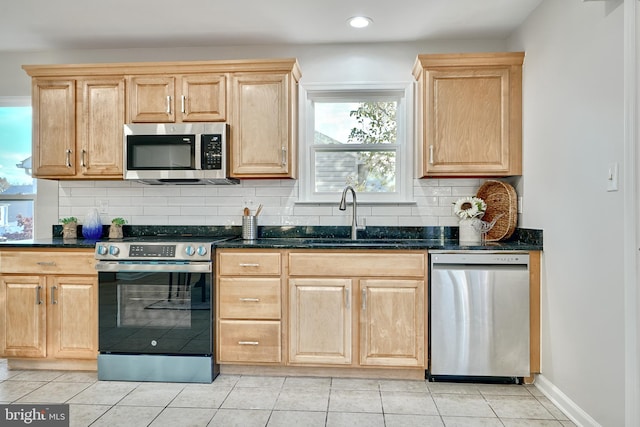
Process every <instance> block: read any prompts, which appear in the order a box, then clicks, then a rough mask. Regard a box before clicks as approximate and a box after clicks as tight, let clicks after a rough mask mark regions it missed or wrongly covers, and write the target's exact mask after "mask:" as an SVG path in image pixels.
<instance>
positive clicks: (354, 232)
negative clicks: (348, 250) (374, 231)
mask: <svg viewBox="0 0 640 427" xmlns="http://www.w3.org/2000/svg"><path fill="white" fill-rule="evenodd" d="M347 191H351V194H352V196H353V218H352V219H351V240H356V239H357V238H358V214H357V212H358V202H357V200H356V190H354V189H353V187H352V186H350V185H347V186H346V187H344V190H342V198H341V199H340V205H339V206H338V209H340V210H341V211H344V210H347Z"/></svg>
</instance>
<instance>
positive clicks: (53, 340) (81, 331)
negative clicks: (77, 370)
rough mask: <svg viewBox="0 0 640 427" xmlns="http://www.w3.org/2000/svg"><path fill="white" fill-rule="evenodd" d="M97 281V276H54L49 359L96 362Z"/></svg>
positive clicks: (50, 293)
mask: <svg viewBox="0 0 640 427" xmlns="http://www.w3.org/2000/svg"><path fill="white" fill-rule="evenodd" d="M97 289H98V279H97V277H95V276H69V277H64V276H51V277H50V281H49V284H48V287H47V304H49V316H50V317H49V319H50V322H49V329H48V339H49V356H50V357H53V358H57V359H62V358H66V359H95V358H96V357H97V352H98V292H97Z"/></svg>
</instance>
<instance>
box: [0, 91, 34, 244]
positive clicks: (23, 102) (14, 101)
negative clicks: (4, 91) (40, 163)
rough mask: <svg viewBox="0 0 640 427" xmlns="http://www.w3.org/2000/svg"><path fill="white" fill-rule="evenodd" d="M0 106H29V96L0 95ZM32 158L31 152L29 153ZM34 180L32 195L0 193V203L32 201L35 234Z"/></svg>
mask: <svg viewBox="0 0 640 427" xmlns="http://www.w3.org/2000/svg"><path fill="white" fill-rule="evenodd" d="M0 107H31V97H30V96H0ZM31 155H32V158H33V153H31ZM33 180H34V186H35V193H34V194H33V195H30V194H29V195H27V194H4V193H0V203H2V202H3V201H23V200H26V201H29V200H31V201H33V234H34V237H35V234H36V224H37V222H38V221H37V218H36V212H37V199H38V180H37V179H35V178H34V179H33Z"/></svg>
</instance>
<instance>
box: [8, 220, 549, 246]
mask: <svg viewBox="0 0 640 427" xmlns="http://www.w3.org/2000/svg"><path fill="white" fill-rule="evenodd" d="M80 227H81V226H80ZM350 230H351V228H350V227H345V226H335V227H334V226H260V227H259V228H258V239H256V240H242V238H241V237H240V236H241V234H242V229H241V227H240V226H130V225H125V226H124V235H125V237H146V236H156V237H157V236H160V237H163V236H166V237H167V238H168V239H170V238H176V237H178V238H188V237H210V238H212V240H218V239H220V238H226V239H228V240H225V241H222V242H219V243H217V244H216V247H219V248H243V249H248V248H265V249H269V248H272V249H278V248H279V249H349V250H353V249H385V250H410V249H416V250H421V249H430V250H495V251H506V250H509V251H512V250H513V251H538V250H542V248H543V245H542V230H533V229H520V228H519V229H516V231H515V232H514V234H513V236H511V237H510V238H509V239H508V240H505V241H500V242H487V243H486V244H484V245H478V246H461V245H460V244H459V243H458V228H457V227H373V226H370V227H367V229H366V230H362V231H359V232H358V240H356V241H355V242H354V241H352V240H351V239H350V238H349V235H350V234H349V233H350ZM78 236H82V232H81V228H79V229H78ZM107 236H108V227H107V226H105V227H104V232H103V237H102V238H101V239H99V240H100V241H108V240H109V239H108V237H107ZM95 244H96V240H87V239H83V238H81V237H80V238H78V239H63V238H62V226H60V225H54V226H53V237H52V238H45V239H34V240H25V241H13V242H0V248H2V247H16V248H30V247H31V248H94V247H95Z"/></svg>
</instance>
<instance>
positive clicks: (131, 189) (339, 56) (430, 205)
mask: <svg viewBox="0 0 640 427" xmlns="http://www.w3.org/2000/svg"><path fill="white" fill-rule="evenodd" d="M504 49H505V42H504V41H493V40H488V41H477V40H473V41H455V42H446V41H443V42H438V43H430V44H416V43H405V44H398V43H392V44H359V45H355V44H346V45H315V46H275V47H267V46H258V47H233V48H210V49H208V48H184V49H128V50H81V51H59V52H34V53H14V54H0V75H2V79H0V94H3V95H25V94H27V95H28V94H29V91H30V80H29V77H28V76H27V75H26V73H25V72H24V71H23V70H22V69H21V68H20V67H21V65H23V64H41V63H86V62H126V61H173V60H196V59H238V58H277V57H296V58H298V61H299V63H300V67H301V69H302V75H303V77H302V80H301V83H302V84H310V83H327V82H337V83H345V82H383V81H388V82H412V81H413V77H412V75H411V69H412V67H413V64H414V62H415V59H416V56H417V55H418V54H419V53H434V52H465V51H468V52H471V51H502V50H504ZM480 184H481V181H480V180H477V179H453V180H451V179H448V180H444V179H429V180H414V182H413V189H414V200H415V202H416V203H415V204H413V205H386V206H378V207H375V206H362V207H361V208H360V209H359V210H358V213H359V216H364V217H366V220H367V224H369V225H387V226H398V225H412V226H427V225H456V224H457V219H456V218H455V217H454V215H453V213H452V202H453V201H455V200H456V199H457V198H459V197H461V196H467V195H473V194H475V192H476V190H477V188H478V187H479V186H480ZM247 200H251V201H253V202H254V204H255V205H256V206H257V204H258V203H263V204H264V205H265V208H264V210H263V213H262V214H261V219H260V220H261V222H260V223H261V224H262V225H278V224H293V225H347V224H349V221H350V217H349V215H347V214H345V213H344V212H341V211H338V209H337V205H338V202H339V198H338V197H336V203H335V206H333V205H331V206H328V205H315V206H314V205H296V204H295V202H296V201H297V200H298V182H297V181H291V180H266V181H256V180H245V181H243V183H242V185H241V186H234V187H219V186H217V187H199V186H198V187H195V186H193V187H186V186H179V187H166V186H163V187H155V186H154V187H149V186H143V185H140V184H137V183H129V182H126V183H125V182H78V181H75V182H72V181H67V182H60V184H59V210H58V217H64V216H71V215H73V216H76V217H78V218H79V219H80V220H81V221H82V219H83V218H84V216H85V215H86V213H87V211H88V209H89V208H90V207H97V206H100V205H101V204H102V205H103V206H104V205H105V204H106V206H107V207H106V209H105V210H104V213H102V214H101V217H102V219H103V222H107V221H108V220H110V219H111V218H113V217H116V216H121V217H124V218H126V219H127V220H128V221H129V223H131V224H144V225H150V224H172V225H179V224H184V225H187V224H189V225H192V224H205V225H233V224H236V225H237V224H238V223H239V221H240V218H241V209H242V207H243V206H244V204H245V202H246V201H247ZM39 212H42V211H39ZM57 219H58V218H57V217H56V215H48V216H45V215H40V216H37V217H36V222H37V223H40V224H42V223H43V222H44V223H46V222H49V223H51V224H55V223H56V222H57ZM49 228H50V227H49ZM45 229H46V227H45ZM38 236H41V234H38Z"/></svg>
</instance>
